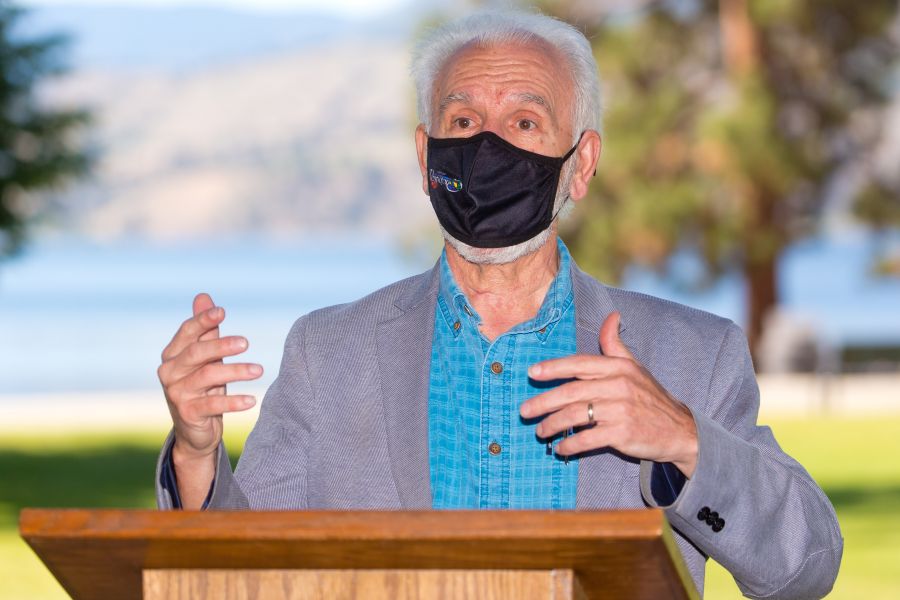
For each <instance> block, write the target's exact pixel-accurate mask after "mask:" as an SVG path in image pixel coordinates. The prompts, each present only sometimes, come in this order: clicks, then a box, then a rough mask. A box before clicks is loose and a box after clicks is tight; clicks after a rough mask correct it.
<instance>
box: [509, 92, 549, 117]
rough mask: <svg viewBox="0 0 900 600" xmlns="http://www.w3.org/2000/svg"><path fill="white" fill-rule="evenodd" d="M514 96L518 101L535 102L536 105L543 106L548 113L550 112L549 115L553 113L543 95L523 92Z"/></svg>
mask: <svg viewBox="0 0 900 600" xmlns="http://www.w3.org/2000/svg"><path fill="white" fill-rule="evenodd" d="M516 98H517V99H518V100H519V102H526V103H529V104H537V105H538V106H543V107H544V109H545V110H546V111H547V112H548V113H550V114H551V115H552V114H553V107H552V106H550V103H549V102H547V100H546V99H545V98H544V97H543V96H538V95H537V94H529V93H528V92H524V93H521V94H517V95H516Z"/></svg>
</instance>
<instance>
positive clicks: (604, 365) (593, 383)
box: [519, 312, 697, 477]
mask: <svg viewBox="0 0 900 600" xmlns="http://www.w3.org/2000/svg"><path fill="white" fill-rule="evenodd" d="M619 319H620V316H619V313H617V312H615V313H612V314H611V315H609V316H608V317H607V318H606V320H605V321H604V322H603V325H601V326H600V347H601V349H602V350H603V355H602V356H596V355H585V354H576V355H573V356H567V357H565V358H557V359H553V360H546V361H543V362H539V363H536V364H534V365H532V366H531V368H530V369H529V370H528V375H529V377H531V378H532V379H534V380H536V381H553V380H558V379H573V381H569V382H568V383H564V384H562V385H560V386H558V387H556V388H554V389H552V390H550V391H547V392H544V393H542V394H539V395H537V396H535V397H533V398H531V399H529V400H528V401H526V402H524V403H523V404H522V406H521V407H520V408H519V413H520V414H521V415H522V417H523V418H526V419H533V418H536V417H539V416H541V415H547V416H546V417H544V419H543V420H542V421H541V422H540V423H539V424H538V425H537V435H538V437H541V438H545V439H547V438H551V437H553V436H555V435H556V434H558V433H560V432H562V431H566V430H568V429H570V428H583V429H581V430H580V431H578V432H577V433H575V434H574V435H570V436H569V437H567V438H565V439H563V440H562V441H560V442H559V444H558V445H557V446H556V452H557V454H561V455H563V456H569V455H572V454H581V453H584V452H588V451H590V450H594V449H598V448H607V447H608V448H614V449H616V450H618V451H619V452H621V453H622V454H626V455H628V456H632V457H634V458H639V459H643V460H652V461H654V462H670V463H672V464H674V465H675V466H676V467H677V468H678V469H679V470H680V471H681V472H682V473H684V475H685V476H687V477H690V476H691V475H693V473H694V467H695V466H696V464H697V428H696V425H695V424H694V417H693V415H691V411H690V410H688V408H687V407H686V406H685V405H684V404H682V403H681V402H679V401H678V400H676V399H675V398H673V397H672V396H671V395H670V394H669V393H668V392H667V391H666V390H665V389H664V388H663V387H662V386H661V385H660V384H659V383H658V382H657V381H656V380H655V379H654V378H653V376H652V375H651V374H650V373H649V372H648V371H647V370H646V369H645V368H644V367H643V366H641V364H640V363H638V362H637V361H636V360H635V358H634V356H632V354H631V352H630V351H629V350H628V348H627V347H626V346H625V344H623V343H622V340H621V339H620V338H619ZM591 412H593V418H594V423H591V422H590V420H589V414H590V413H591Z"/></svg>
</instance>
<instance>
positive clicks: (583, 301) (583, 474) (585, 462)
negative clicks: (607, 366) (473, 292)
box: [572, 263, 631, 508]
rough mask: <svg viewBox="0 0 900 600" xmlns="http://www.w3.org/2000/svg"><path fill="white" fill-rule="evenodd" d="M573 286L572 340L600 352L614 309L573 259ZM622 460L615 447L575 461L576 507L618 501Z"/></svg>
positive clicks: (603, 290) (610, 504)
mask: <svg viewBox="0 0 900 600" xmlns="http://www.w3.org/2000/svg"><path fill="white" fill-rule="evenodd" d="M572 287H573V293H574V294H575V325H576V334H575V344H576V348H577V351H578V353H579V354H602V352H601V350H600V340H599V338H600V325H602V324H603V321H604V320H605V319H606V317H607V316H609V314H610V313H612V312H614V311H615V310H616V307H615V306H614V305H613V302H612V299H611V298H610V295H609V292H608V291H607V289H606V286H604V285H602V284H601V283H600V282H598V281H597V280H596V279H594V278H593V277H591V276H589V275H587V274H586V273H585V272H584V271H582V270H581V269H579V268H578V267H577V266H576V265H575V264H574V263H573V265H572ZM626 329H627V327H626V326H625V324H624V322H623V324H622V332H621V333H622V341H623V342H625V344H626V345H627V346H629V347H630V346H631V345H630V344H629V343H628V339H627V334H626V333H625V332H626ZM626 464H627V463H626V462H625V460H623V458H622V456H621V455H620V454H618V453H617V452H615V451H611V450H602V451H599V452H594V453H589V454H587V455H585V456H583V457H581V459H579V461H578V490H577V495H576V501H575V503H576V506H577V507H578V508H610V507H615V506H616V505H617V502H618V499H619V495H620V491H621V487H622V479H623V477H624V475H625V466H626Z"/></svg>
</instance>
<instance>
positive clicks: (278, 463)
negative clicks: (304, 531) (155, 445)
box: [156, 318, 315, 510]
mask: <svg viewBox="0 0 900 600" xmlns="http://www.w3.org/2000/svg"><path fill="white" fill-rule="evenodd" d="M305 324H306V320H305V318H301V319H299V320H298V321H297V322H296V323H295V324H294V326H293V327H292V328H291V331H290V333H289V334H288V337H287V340H286V342H285V346H284V355H283V356H282V360H281V368H280V370H279V373H278V377H277V378H276V379H275V382H274V383H273V384H272V386H271V387H270V388H269V390H268V391H267V392H266V395H265V398H264V399H263V402H262V405H261V406H260V412H259V418H258V419H257V421H256V425H255V426H254V427H253V430H252V431H251V432H250V435H249V437H248V438H247V441H246V443H245V444H244V450H243V452H242V454H241V458H240V460H239V461H238V465H237V468H236V469H235V471H234V473H232V471H231V464H230V462H229V460H228V453H227V452H226V451H225V445H224V444H219V449H218V451H217V460H216V474H215V479H214V480H213V486H212V489H211V491H210V496H209V501H208V504H207V507H206V508H207V509H208V510H246V509H249V508H253V509H304V508H307V493H306V492H307V478H306V470H307V465H308V456H307V452H308V450H309V438H310V432H311V429H312V428H311V422H312V415H313V414H314V406H315V402H314V400H315V398H314V394H313V392H312V386H311V385H310V380H309V373H308V370H307V363H306V357H305V350H304V345H303V338H304V335H303V334H304V329H305ZM172 443H174V433H171V432H170V434H169V437H168V438H167V440H166V442H165V444H164V445H163V451H162V452H161V453H160V458H159V461H158V463H157V474H156V498H157V505H158V506H159V508H161V509H168V510H171V509H173V508H177V506H176V503H175V501H174V500H175V499H174V498H173V494H172V493H171V492H170V491H169V490H168V489H166V487H165V486H163V484H162V482H161V474H162V462H163V460H164V459H165V457H166V454H167V450H168V449H169V448H170V447H171V444H172Z"/></svg>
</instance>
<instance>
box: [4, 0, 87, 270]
mask: <svg viewBox="0 0 900 600" xmlns="http://www.w3.org/2000/svg"><path fill="white" fill-rule="evenodd" d="M23 15H24V13H23V11H22V10H21V9H19V8H17V7H14V6H11V5H10V4H8V3H6V2H2V3H0V258H2V257H4V256H8V255H10V254H13V253H14V252H16V251H17V250H19V249H20V248H21V246H22V244H23V243H24V241H25V239H26V233H27V229H28V227H29V225H31V224H32V223H33V222H34V220H35V218H36V217H37V213H39V212H40V210H39V208H40V207H39V206H38V205H37V204H36V199H35V197H34V193H35V192H37V191H40V190H44V189H46V188H51V187H55V186H58V185H61V184H62V183H64V182H66V181H68V180H69V179H71V178H73V177H75V176H77V175H80V174H83V173H84V172H85V171H86V170H87V168H88V165H89V159H88V156H87V155H86V154H84V153H83V152H81V151H79V150H77V149H75V148H74V144H73V141H72V137H73V135H74V134H75V133H76V132H77V131H78V130H79V129H80V128H81V127H82V126H83V125H85V124H86V123H87V122H88V120H89V115H88V114H87V113H86V112H84V111H80V110H53V109H50V108H46V107H43V106H41V105H40V102H39V101H38V99H37V91H38V89H37V88H38V86H39V84H41V83H42V82H43V81H45V80H46V79H47V78H49V77H53V76H58V75H60V74H62V73H63V72H64V69H63V67H62V63H61V61H60V56H59V54H60V51H61V50H62V49H63V48H64V47H65V45H66V39H65V38H64V37H62V36H59V35H51V36H44V37H38V38H33V39H22V38H21V36H20V34H19V30H18V27H17V26H18V24H19V23H20V21H21V19H22V17H23Z"/></svg>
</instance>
